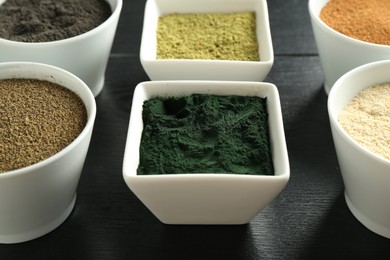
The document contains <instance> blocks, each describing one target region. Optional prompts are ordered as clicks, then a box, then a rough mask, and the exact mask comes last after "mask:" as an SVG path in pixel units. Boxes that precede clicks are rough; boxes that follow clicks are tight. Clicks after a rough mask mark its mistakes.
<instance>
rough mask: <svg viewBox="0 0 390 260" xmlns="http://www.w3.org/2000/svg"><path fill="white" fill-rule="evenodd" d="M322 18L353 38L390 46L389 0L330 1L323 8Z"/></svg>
mask: <svg viewBox="0 0 390 260" xmlns="http://www.w3.org/2000/svg"><path fill="white" fill-rule="evenodd" d="M320 18H321V20H322V21H323V22H324V23H326V24H327V25H328V26H329V27H331V28H333V29H334V30H336V31H338V32H340V33H342V34H344V35H346V36H349V37H351V38H355V39H358V40H361V41H366V42H371V43H376V44H383V45H390V1H389V0H348V1H345V0H330V1H329V2H328V3H327V4H326V5H325V6H324V7H323V8H322V10H321V13H320Z"/></svg>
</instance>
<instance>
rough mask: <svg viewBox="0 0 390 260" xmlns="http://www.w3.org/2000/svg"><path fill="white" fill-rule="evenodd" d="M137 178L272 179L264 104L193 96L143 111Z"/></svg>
mask: <svg viewBox="0 0 390 260" xmlns="http://www.w3.org/2000/svg"><path fill="white" fill-rule="evenodd" d="M142 117H143V123H144V130H143V133H142V140H141V145H140V163H139V167H138V174H139V175H149V174H171V173H172V174H173V173H232V174H253V175H273V174H274V172H273V164H272V158H271V152H270V144H269V129H268V113H267V107H266V98H260V97H244V96H215V95H201V94H195V95H191V96H185V97H169V98H165V99H164V98H159V97H156V98H151V99H149V100H146V101H145V102H144V105H143V114H142Z"/></svg>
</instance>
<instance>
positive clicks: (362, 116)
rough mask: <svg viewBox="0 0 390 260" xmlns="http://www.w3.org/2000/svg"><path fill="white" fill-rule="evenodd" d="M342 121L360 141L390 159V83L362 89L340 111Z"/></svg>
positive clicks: (352, 136)
mask: <svg viewBox="0 0 390 260" xmlns="http://www.w3.org/2000/svg"><path fill="white" fill-rule="evenodd" d="M339 122H340V124H341V126H342V128H343V129H344V130H345V131H346V132H347V133H348V134H349V136H351V138H352V139H354V140H355V141H356V142H358V143H359V144H361V145H362V146H364V147H365V148H367V149H368V150H370V151H371V152H373V153H375V154H377V155H379V156H381V157H383V158H385V159H387V160H390V82H389V83H383V84H378V85H374V86H371V87H369V88H366V89H364V90H362V91H360V92H359V93H358V94H357V95H356V96H355V97H354V98H353V99H352V101H351V102H350V103H349V104H348V105H347V106H346V107H345V108H344V109H343V110H342V111H341V112H340V115H339Z"/></svg>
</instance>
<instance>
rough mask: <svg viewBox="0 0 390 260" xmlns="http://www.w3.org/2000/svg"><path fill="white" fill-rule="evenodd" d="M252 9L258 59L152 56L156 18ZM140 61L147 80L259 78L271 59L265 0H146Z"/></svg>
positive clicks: (272, 55) (154, 50)
mask: <svg viewBox="0 0 390 260" xmlns="http://www.w3.org/2000/svg"><path fill="white" fill-rule="evenodd" d="M244 11H254V12H256V34H257V40H258V43H259V54H260V59H261V60H260V61H231V60H203V59H199V60H195V59H156V53H157V50H156V49H157V47H156V46H157V39H156V31H157V25H158V18H159V17H160V16H162V15H166V14H171V13H213V12H214V13H232V12H244ZM140 60H141V64H142V66H143V68H144V69H145V71H146V73H147V75H148V76H149V78H150V79H151V80H175V79H176V80H244V81H262V80H264V78H265V77H266V76H267V74H268V73H269V71H270V70H271V67H272V65H273V61H274V52H273V47H272V39H271V33H270V27H269V18H268V7H267V1H266V0H197V1H192V0H148V1H147V2H146V6H145V16H144V25H143V32H142V40H141V49H140Z"/></svg>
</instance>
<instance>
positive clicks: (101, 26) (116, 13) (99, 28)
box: [0, 0, 123, 48]
mask: <svg viewBox="0 0 390 260" xmlns="http://www.w3.org/2000/svg"><path fill="white" fill-rule="evenodd" d="M104 1H105V2H107V3H108V4H109V5H110V7H111V3H110V2H109V1H110V0H104ZM113 1H116V2H115V3H116V4H115V3H114V4H115V6H114V8H112V7H111V15H110V16H109V17H108V18H107V19H106V20H105V21H104V22H102V23H101V24H99V25H98V26H96V27H94V28H92V29H91V30H89V31H86V32H84V33H82V34H79V35H75V36H73V37H69V38H65V39H61V40H55V41H45V42H21V41H14V40H9V39H5V38H1V37H0V44H8V45H14V46H15V47H22V48H25V47H37V48H38V47H50V46H57V45H61V44H68V43H72V42H76V41H79V40H82V39H84V38H88V37H89V36H92V35H94V34H96V33H98V32H99V31H102V30H104V29H105V28H106V27H107V26H109V25H110V24H111V23H112V20H114V19H116V17H119V15H120V12H121V10H122V6H123V0H113Z"/></svg>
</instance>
